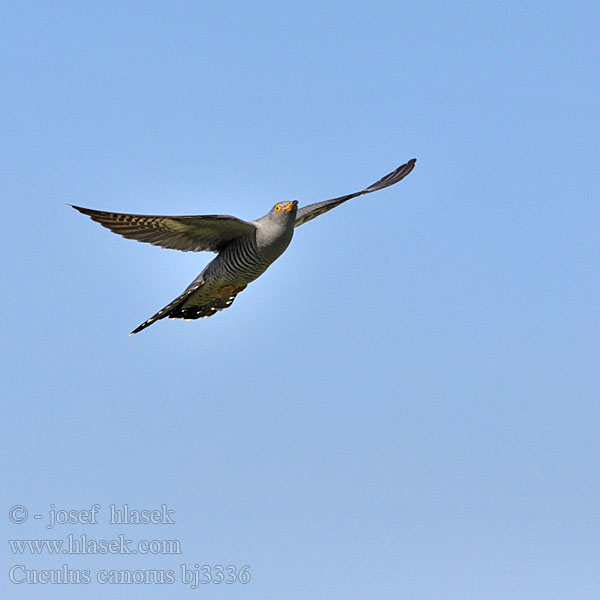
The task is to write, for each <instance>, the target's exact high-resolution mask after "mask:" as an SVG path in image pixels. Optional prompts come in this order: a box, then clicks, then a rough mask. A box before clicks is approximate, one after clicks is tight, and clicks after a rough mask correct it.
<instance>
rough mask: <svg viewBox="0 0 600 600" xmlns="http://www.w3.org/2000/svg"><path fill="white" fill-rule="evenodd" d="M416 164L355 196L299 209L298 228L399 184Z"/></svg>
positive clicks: (411, 163)
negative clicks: (360, 197) (368, 195)
mask: <svg viewBox="0 0 600 600" xmlns="http://www.w3.org/2000/svg"><path fill="white" fill-rule="evenodd" d="M416 162H417V159H416V158H413V159H411V160H409V161H408V162H407V163H406V164H404V165H402V166H401V167H398V168H397V169H396V170H395V171H393V172H392V173H389V174H388V175H386V176H385V177H382V178H381V179H380V180H379V181H376V182H375V183H374V184H372V185H370V186H369V187H368V188H365V189H364V190H361V191H360V192H355V193H354V194H348V195H347V196H340V197H339V198H332V199H331V200H325V201H324V202H316V203H315V204H309V205H308V206H303V207H302V208H300V209H298V213H297V214H296V227H300V225H302V224H303V223H306V222H307V221H311V220H312V219H314V218H315V217H318V216H319V215H322V214H323V213H326V212H327V211H329V210H331V209H332V208H335V207H336V206H339V205H340V204H342V202H346V200H350V199H351V198H356V197H357V196H362V195H363V194H370V193H371V192H376V191H377V190H382V189H383V188H386V187H389V186H390V185H394V184H395V183H398V182H399V181H400V180H401V179H404V178H405V177H406V176H407V175H408V174H409V173H410V172H411V171H412V170H413V169H414V168H415V163H416Z"/></svg>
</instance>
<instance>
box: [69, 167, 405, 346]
mask: <svg viewBox="0 0 600 600" xmlns="http://www.w3.org/2000/svg"><path fill="white" fill-rule="evenodd" d="M415 162H416V159H414V158H413V159H412V160H410V161H408V162H407V163H406V164H404V165H402V166H401V167H398V169H396V170H395V171H393V172H392V173H390V174H389V175H386V176H385V177H383V178H382V179H380V180H379V181H377V182H376V183H374V184H373V185H371V186H369V187H368V188H365V189H364V190H361V191H360V192H355V193H353V194H349V195H347V196H341V197H339V198H333V199H331V200H326V201H324V202H318V203H315V204H310V205H308V206H304V207H302V208H301V209H298V203H297V202H296V201H293V202H285V203H280V204H276V205H275V206H274V207H273V208H272V209H271V210H270V211H269V212H268V213H267V214H266V215H264V216H263V217H261V218H260V219H256V220H255V221H243V220H241V219H238V218H237V217H230V216H224V215H208V216H189V217H188V216H184V217H167V216H155V215H132V214H124V213H111V212H104V211H97V210H93V209H89V208H82V207H80V206H73V208H75V209H76V210H78V211H79V212H81V213H83V214H86V215H88V216H90V217H91V218H92V219H93V220H94V221H97V222H98V223H100V224H101V225H103V226H104V227H107V228H108V229H110V230H111V231H113V232H114V233H118V234H120V235H122V236H123V237H127V238H130V239H135V240H138V241H140V242H148V243H150V244H153V245H158V246H162V247H163V248H173V249H177V250H182V251H184V252H185V251H201V250H207V251H213V252H218V254H217V256H216V257H215V258H214V259H213V260H212V261H211V262H210V263H208V265H206V267H205V268H204V270H203V271H202V272H201V273H200V275H198V277H196V279H194V281H192V283H191V284H190V285H189V286H188V287H187V289H186V290H185V291H184V292H183V293H182V294H181V295H180V296H178V297H177V298H175V300H173V301H172V302H170V303H169V304H167V306H165V307H164V308H162V309H161V310H159V311H158V312H157V313H156V314H155V315H153V316H152V317H150V318H149V319H148V320H146V321H145V322H144V323H142V324H141V325H140V326H139V327H137V328H136V329H134V330H133V331H132V332H131V335H133V334H135V333H138V332H139V331H141V330H142V329H145V328H146V327H148V326H149V325H152V324H153V323H155V322H156V321H158V320H160V319H163V318H164V317H170V318H173V319H198V318H201V317H210V316H212V315H214V314H215V313H216V312H217V311H220V310H224V309H225V308H228V307H229V306H231V304H232V303H233V301H234V300H235V297H236V296H237V294H238V293H239V292H241V291H242V290H243V289H245V288H246V286H247V285H248V284H249V283H250V282H252V281H254V280H255V279H257V278H258V277H260V275H262V274H263V273H264V272H265V271H266V270H267V269H268V268H269V266H270V265H271V264H273V262H274V261H275V260H277V258H279V257H280V256H281V255H282V254H283V252H285V250H286V249H287V247H288V246H289V244H290V242H291V241H292V237H293V235H294V229H295V228H296V227H299V226H300V225H302V224H303V223H306V222H307V221H310V220H311V219H314V218H315V217H317V216H319V215H321V214H323V213H325V212H327V211H329V210H331V209H332V208H335V207H336V206H339V205H340V204H342V203H343V202H346V201H347V200H349V199H351V198H355V197H356V196H361V195H363V194H368V193H371V192H374V191H377V190H380V189H383V188H386V187H388V186H390V185H393V184H395V183H397V182H398V181H400V180H401V179H403V178H404V177H406V175H408V174H409V173H410V172H411V171H412V169H413V168H414V165H415Z"/></svg>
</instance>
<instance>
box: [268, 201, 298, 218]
mask: <svg viewBox="0 0 600 600" xmlns="http://www.w3.org/2000/svg"><path fill="white" fill-rule="evenodd" d="M297 210H298V201H297V200H292V201H290V202H278V203H277V204H276V205H275V206H274V207H273V208H272V209H271V212H270V216H271V218H275V219H277V220H278V221H279V220H281V221H283V220H286V219H289V218H291V217H293V218H295V217H296V211H297Z"/></svg>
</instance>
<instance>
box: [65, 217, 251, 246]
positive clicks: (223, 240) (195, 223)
mask: <svg viewBox="0 0 600 600" xmlns="http://www.w3.org/2000/svg"><path fill="white" fill-rule="evenodd" d="M71 206H73V205H71ZM73 208H74V209H76V210H78V211H79V212H80V213H83V214H84V215H88V216H89V217H90V218H91V219H92V220H93V221H96V222H97V223H100V225H103V226H104V227H106V228H107V229H110V230H111V231H113V232H114V233H118V234H119V235H122V236H123V237H126V238H129V239H132V240H137V241H138V242H147V243H149V244H152V245H154V246H162V247H163V248H173V249H174V250H182V251H183V252H190V251H191V252H200V251H201V250H208V251H211V252H219V251H220V250H221V249H222V248H224V247H225V246H226V245H227V244H228V243H229V242H231V240H233V239H235V238H239V237H244V236H246V235H253V233H254V231H255V230H256V227H255V225H254V224H252V223H249V222H248V221H242V219H238V218H236V217H230V216H226V215H206V216H195V217H192V216H190V217H161V216H157V215H129V214H123V213H113V212H104V211H101V210H92V209H90V208H82V207H81V206H73Z"/></svg>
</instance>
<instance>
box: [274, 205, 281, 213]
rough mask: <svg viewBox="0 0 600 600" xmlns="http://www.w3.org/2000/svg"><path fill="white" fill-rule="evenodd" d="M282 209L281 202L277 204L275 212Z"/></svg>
mask: <svg viewBox="0 0 600 600" xmlns="http://www.w3.org/2000/svg"><path fill="white" fill-rule="evenodd" d="M280 210H281V204H276V205H275V212H279V211H280Z"/></svg>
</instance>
